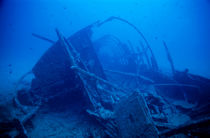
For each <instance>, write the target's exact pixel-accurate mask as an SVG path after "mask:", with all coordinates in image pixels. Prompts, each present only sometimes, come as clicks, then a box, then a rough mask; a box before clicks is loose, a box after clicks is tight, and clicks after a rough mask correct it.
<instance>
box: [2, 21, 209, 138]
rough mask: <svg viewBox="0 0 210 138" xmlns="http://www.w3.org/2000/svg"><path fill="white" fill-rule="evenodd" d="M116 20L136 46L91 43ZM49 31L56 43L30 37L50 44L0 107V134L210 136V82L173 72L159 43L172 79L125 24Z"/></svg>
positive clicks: (113, 39) (107, 39) (110, 40)
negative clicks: (98, 31) (96, 30)
mask: <svg viewBox="0 0 210 138" xmlns="http://www.w3.org/2000/svg"><path fill="white" fill-rule="evenodd" d="M114 21H115V22H118V23H123V24H125V25H127V26H129V27H131V29H133V30H134V31H136V33H137V34H138V35H139V43H138V44H136V45H133V44H132V43H131V42H129V41H128V43H124V42H122V41H121V40H120V39H119V38H118V37H117V36H115V35H112V34H107V35H103V36H102V37H100V38H97V39H96V40H93V39H92V35H93V34H94V28H100V27H102V26H103V25H105V24H107V23H112V22H114ZM55 32H56V33H57V36H58V41H52V40H49V39H47V38H45V37H42V36H39V35H37V34H33V36H35V37H37V38H40V39H42V40H45V41H48V42H49V43H52V46H51V47H50V48H49V49H48V50H47V51H46V52H45V53H44V54H43V56H42V57H41V58H40V59H39V60H38V62H37V63H36V64H35V66H34V67H33V68H32V70H31V71H30V72H28V73H26V74H25V75H24V76H23V77H21V78H20V80H19V82H18V84H17V86H16V94H15V96H14V97H13V98H12V100H11V101H9V102H8V103H6V105H5V104H3V103H2V104H1V108H0V110H1V112H2V115H1V116H3V117H2V119H1V120H0V135H1V136H10V137H14V136H19V137H102V138H103V137H111V138H119V137H122V138H127V137H149V138H150V137H155V138H156V137H172V136H179V137H197V136H205V135H210V133H209V132H210V127H209V124H210V118H209V117H210V106H209V101H210V80H209V79H207V78H204V77H200V76H198V75H193V74H190V73H189V72H188V70H185V71H178V70H176V68H175V67H174V64H173V59H172V57H171V55H170V52H169V50H168V47H167V44H166V43H165V42H163V46H164V47H165V51H166V55H167V58H168V61H169V63H170V65H171V74H170V75H169V74H166V73H164V72H163V71H161V69H160V67H159V66H158V61H157V59H156V58H155V55H154V53H153V51H152V48H151V47H150V44H149V42H148V41H147V39H146V38H145V36H144V35H143V33H142V32H141V31H140V30H139V29H138V28H137V27H136V26H134V25H133V24H132V23H130V22H128V21H127V20H125V19H122V18H119V17H110V18H108V19H106V20H104V21H97V22H95V23H93V24H91V25H89V26H87V27H85V28H83V29H81V30H79V31H78V32H76V33H75V34H73V35H72V36H70V37H68V38H66V37H65V36H63V35H62V33H61V32H60V31H59V30H58V29H56V31H55ZM124 33H125V32H124ZM110 50H111V51H110ZM110 53H112V54H110ZM28 78H31V79H30V85H27V86H26V83H24V82H25V81H26V80H28ZM6 112H9V113H10V116H8V114H7V113H6ZM3 113H4V114H3ZM0 114H1V113H0ZM52 114H54V116H51V115H52ZM55 114H56V115H55ZM61 114H62V115H61ZM46 116H47V117H46ZM47 120H48V121H47ZM50 120H51V121H50ZM56 122H57V123H56ZM59 122H60V123H59ZM53 126H54V127H53Z"/></svg>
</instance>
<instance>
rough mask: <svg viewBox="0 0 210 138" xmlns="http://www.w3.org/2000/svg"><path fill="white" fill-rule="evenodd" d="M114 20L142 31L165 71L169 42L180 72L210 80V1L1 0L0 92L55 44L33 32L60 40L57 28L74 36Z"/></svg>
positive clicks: (168, 67) (66, 34)
mask: <svg viewBox="0 0 210 138" xmlns="http://www.w3.org/2000/svg"><path fill="white" fill-rule="evenodd" d="M109 16H119V17H122V18H125V19H127V20H128V21H130V22H132V23H133V24H135V25H136V26H137V27H139V28H140V30H141V31H142V32H143V33H144V35H145V36H146V38H147V40H148V41H149V43H150V44H151V46H152V49H153V51H154V54H155V56H156V58H157V60H158V64H159V65H160V67H161V68H162V69H163V70H168V69H170V66H169V64H168V61H167V57H166V54H165V51H164V47H163V44H162V40H165V41H166V43H167V45H168V48H169V50H170V53H171V55H172V58H173V60H174V64H175V68H176V69H177V70H184V69H185V68H188V69H189V71H190V73H193V74H199V75H201V76H204V77H207V78H210V62H209V60H210V1H209V0H1V1H0V92H7V91H10V90H11V89H12V88H13V86H14V84H15V82H16V81H17V80H18V78H19V77H20V76H21V75H23V74H24V73H26V72H28V71H29V70H30V69H31V68H32V67H33V65H34V64H35V63H36V61H37V60H38V59H39V58H40V56H41V55H42V54H43V53H44V52H45V51H46V50H47V49H48V48H49V47H50V46H51V44H50V43H47V42H45V41H42V40H39V39H36V38H34V37H33V36H32V35H31V34H32V33H37V34H40V35H42V36H45V37H47V38H50V39H52V40H57V37H56V33H55V28H59V30H61V31H62V33H63V34H64V35H65V36H70V35H71V34H73V33H75V32H76V31H78V30H79V29H81V28H82V27H85V26H87V25H89V24H90V23H93V22H95V21H97V20H103V19H106V18H107V17H109ZM125 33H126V30H125Z"/></svg>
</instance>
